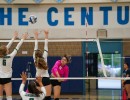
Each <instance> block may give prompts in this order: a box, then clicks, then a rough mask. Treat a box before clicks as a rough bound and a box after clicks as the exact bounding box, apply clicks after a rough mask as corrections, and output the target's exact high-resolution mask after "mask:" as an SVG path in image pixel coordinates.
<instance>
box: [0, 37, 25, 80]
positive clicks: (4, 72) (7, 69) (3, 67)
mask: <svg viewBox="0 0 130 100" xmlns="http://www.w3.org/2000/svg"><path fill="white" fill-rule="evenodd" d="M13 41H14V39H12V40H11V41H10V42H9V43H8V45H7V46H6V47H7V49H9V48H10V46H11V44H12V43H13ZM22 43H23V39H21V41H20V42H19V43H18V45H17V46H16V48H15V49H14V50H13V52H12V53H11V54H8V55H6V56H5V57H3V58H0V78H11V77H12V62H13V58H14V57H15V55H16V54H17V50H19V48H20V46H21V45H22Z"/></svg>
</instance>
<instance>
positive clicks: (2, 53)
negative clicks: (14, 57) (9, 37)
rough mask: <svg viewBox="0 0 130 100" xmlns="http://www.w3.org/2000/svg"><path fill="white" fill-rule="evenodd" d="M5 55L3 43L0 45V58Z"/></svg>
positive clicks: (5, 50)
mask: <svg viewBox="0 0 130 100" xmlns="http://www.w3.org/2000/svg"><path fill="white" fill-rule="evenodd" d="M6 55H7V47H6V46H5V45H3V46H1V47H0V58H3V57H4V56H6Z"/></svg>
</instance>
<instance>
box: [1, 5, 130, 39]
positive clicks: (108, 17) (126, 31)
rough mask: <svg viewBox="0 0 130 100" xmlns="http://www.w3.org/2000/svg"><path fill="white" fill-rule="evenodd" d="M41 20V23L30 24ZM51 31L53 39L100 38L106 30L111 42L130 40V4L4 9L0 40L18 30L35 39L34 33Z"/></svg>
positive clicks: (37, 6) (11, 6)
mask: <svg viewBox="0 0 130 100" xmlns="http://www.w3.org/2000/svg"><path fill="white" fill-rule="evenodd" d="M30 15H35V16H37V23H35V24H31V23H29V22H28V19H29V16H30ZM46 28H49V29H50V38H86V31H87V38H96V37H97V30H98V29H106V30H107V32H108V35H107V36H108V38H130V4H125V3H120V4H116V3H115V4H74V5H69V4H68V5H0V38H1V39H10V38H11V36H12V34H13V32H14V31H15V30H17V31H19V32H20V33H21V34H22V33H24V32H28V33H29V34H30V37H32V36H33V34H32V33H33V30H34V29H39V31H40V30H42V29H46Z"/></svg>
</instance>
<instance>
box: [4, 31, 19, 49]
mask: <svg viewBox="0 0 130 100" xmlns="http://www.w3.org/2000/svg"><path fill="white" fill-rule="evenodd" d="M17 37H18V32H17V31H15V32H14V35H13V38H12V39H11V40H10V42H9V43H8V44H7V46H6V47H7V49H9V48H10V46H11V45H12V43H13V42H14V40H15V39H16V38H17Z"/></svg>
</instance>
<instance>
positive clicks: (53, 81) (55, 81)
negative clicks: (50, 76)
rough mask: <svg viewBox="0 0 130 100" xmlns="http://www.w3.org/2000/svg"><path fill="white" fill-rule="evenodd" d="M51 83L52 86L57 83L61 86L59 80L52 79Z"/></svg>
mask: <svg viewBox="0 0 130 100" xmlns="http://www.w3.org/2000/svg"><path fill="white" fill-rule="evenodd" d="M51 84H52V86H57V85H59V86H61V82H59V81H58V80H51Z"/></svg>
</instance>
